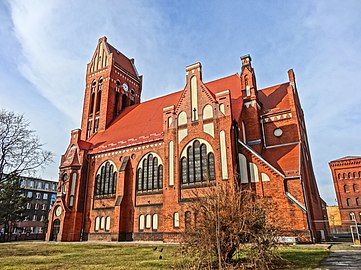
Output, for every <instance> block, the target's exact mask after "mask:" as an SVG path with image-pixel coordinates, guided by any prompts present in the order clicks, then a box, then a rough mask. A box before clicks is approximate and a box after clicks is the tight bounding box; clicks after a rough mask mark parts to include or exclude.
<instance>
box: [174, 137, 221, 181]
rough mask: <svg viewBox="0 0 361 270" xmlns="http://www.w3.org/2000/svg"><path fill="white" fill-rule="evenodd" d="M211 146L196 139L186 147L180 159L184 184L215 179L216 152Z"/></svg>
mask: <svg viewBox="0 0 361 270" xmlns="http://www.w3.org/2000/svg"><path fill="white" fill-rule="evenodd" d="M210 148H211V147H210V146H208V147H207V145H206V142H204V143H203V142H202V143H201V141H199V140H194V141H193V142H191V143H189V146H188V147H187V148H185V150H184V153H183V154H182V158H181V160H180V175H181V184H182V185H183V186H185V185H193V184H196V183H202V182H209V181H214V180H215V166H214V154H213V152H212V149H210Z"/></svg>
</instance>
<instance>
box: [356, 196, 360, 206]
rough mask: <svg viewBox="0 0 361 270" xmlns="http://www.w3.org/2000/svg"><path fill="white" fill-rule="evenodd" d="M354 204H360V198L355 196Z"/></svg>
mask: <svg viewBox="0 0 361 270" xmlns="http://www.w3.org/2000/svg"><path fill="white" fill-rule="evenodd" d="M356 205H357V206H359V205H360V198H358V197H357V198H356Z"/></svg>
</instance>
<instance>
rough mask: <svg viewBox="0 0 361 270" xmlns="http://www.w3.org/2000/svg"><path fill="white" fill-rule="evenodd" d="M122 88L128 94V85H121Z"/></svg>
mask: <svg viewBox="0 0 361 270" xmlns="http://www.w3.org/2000/svg"><path fill="white" fill-rule="evenodd" d="M122 88H123V90H124V91H125V92H128V85H127V83H123V85H122Z"/></svg>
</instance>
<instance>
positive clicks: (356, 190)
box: [353, 184, 359, 192]
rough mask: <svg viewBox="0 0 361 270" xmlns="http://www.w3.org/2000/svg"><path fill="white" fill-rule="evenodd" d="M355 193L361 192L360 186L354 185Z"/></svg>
mask: <svg viewBox="0 0 361 270" xmlns="http://www.w3.org/2000/svg"><path fill="white" fill-rule="evenodd" d="M353 191H355V192H358V191H359V187H358V184H353Z"/></svg>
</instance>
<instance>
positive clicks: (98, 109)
mask: <svg viewBox="0 0 361 270" xmlns="http://www.w3.org/2000/svg"><path fill="white" fill-rule="evenodd" d="M102 90H103V79H100V80H99V82H98V93H97V104H96V107H95V113H98V112H99V111H100V103H101V99H102Z"/></svg>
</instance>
